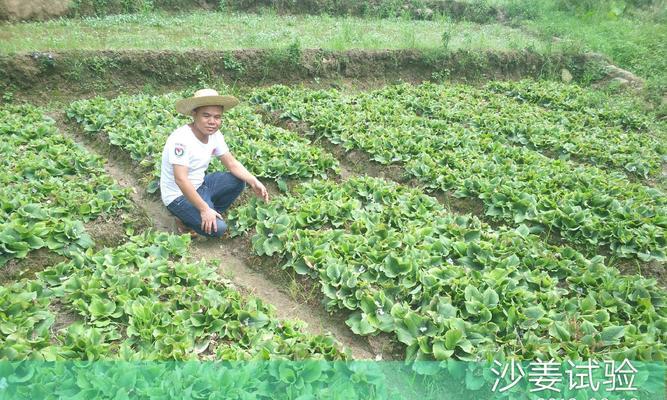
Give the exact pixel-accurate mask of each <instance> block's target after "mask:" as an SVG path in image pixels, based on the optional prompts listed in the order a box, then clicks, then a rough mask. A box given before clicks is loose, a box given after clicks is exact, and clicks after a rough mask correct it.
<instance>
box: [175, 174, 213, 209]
mask: <svg viewBox="0 0 667 400" xmlns="http://www.w3.org/2000/svg"><path fill="white" fill-rule="evenodd" d="M176 185H177V186H178V188H179V189H181V192H183V196H185V198H186V199H188V201H189V202H190V204H192V205H193V206H195V208H197V210H199V211H204V210H206V209H208V208H209V207H208V204H206V202H205V201H204V200H203V199H202V198H201V196H200V195H199V193H197V190H196V189H195V187H194V186H192V183H191V182H190V181H189V180H187V179H185V180H179V179H176Z"/></svg>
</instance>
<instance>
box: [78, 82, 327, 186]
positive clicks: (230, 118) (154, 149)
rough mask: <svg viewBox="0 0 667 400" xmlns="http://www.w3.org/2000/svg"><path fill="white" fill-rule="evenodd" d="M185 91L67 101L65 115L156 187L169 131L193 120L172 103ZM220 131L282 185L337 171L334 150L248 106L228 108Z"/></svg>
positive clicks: (258, 170)
mask: <svg viewBox="0 0 667 400" xmlns="http://www.w3.org/2000/svg"><path fill="white" fill-rule="evenodd" d="M184 96H188V93H172V94H167V95H163V96H147V95H135V96H127V95H125V96H120V97H117V98H114V99H106V98H103V97H97V98H94V99H90V100H79V101H76V102H73V103H72V104H70V105H69V107H68V108H67V116H68V117H69V118H70V119H72V120H75V121H76V122H77V123H79V124H81V126H82V127H83V130H84V131H85V132H87V133H89V134H98V133H103V134H104V135H106V136H108V139H109V141H110V143H111V144H112V145H115V146H117V147H119V148H120V149H122V150H123V151H125V152H127V153H129V155H130V157H131V158H132V159H134V160H135V161H137V162H138V163H139V164H140V165H141V166H143V167H145V168H146V169H147V170H150V173H149V174H148V176H146V177H145V180H146V187H147V190H148V191H149V192H151V193H153V192H155V191H157V190H158V188H159V183H158V182H159V178H160V163H161V155H162V148H163V147H164V144H165V142H166V141H167V137H169V134H170V133H171V132H173V131H174V130H175V129H176V128H178V127H179V126H182V125H184V124H186V123H188V122H191V118H189V117H185V116H182V115H179V114H177V113H176V110H175V108H174V103H175V102H176V101H177V100H178V99H181V98H183V97H184ZM221 132H222V133H223V134H224V135H225V141H226V142H227V144H228V145H229V147H230V149H231V151H232V153H233V154H234V156H235V157H236V158H237V159H238V160H239V161H241V163H242V164H244V165H245V166H246V167H247V168H248V170H249V171H250V172H251V173H253V174H254V175H256V176H258V177H262V178H270V179H274V180H276V181H277V182H278V183H279V186H280V187H281V188H283V189H284V188H286V185H285V180H286V179H300V178H313V177H320V178H326V177H327V174H332V173H333V174H337V173H338V172H339V166H338V162H337V161H336V159H335V158H334V157H333V156H332V155H330V154H327V153H325V152H324V151H323V150H322V149H320V148H318V147H315V146H312V145H311V144H310V142H309V141H308V140H307V139H304V138H301V137H300V136H299V135H296V134H295V133H293V132H290V131H287V130H284V129H281V128H277V127H274V126H271V125H266V124H264V123H262V121H261V118H260V117H259V116H257V115H256V114H254V113H253V112H252V110H251V109H250V108H249V107H247V106H244V105H240V106H237V107H236V108H234V109H232V110H231V111H229V112H227V113H225V114H224V122H223V126H222V128H221ZM222 168H224V167H223V166H222V164H221V163H220V162H219V160H217V159H214V160H213V162H212V163H211V167H210V169H211V170H216V171H217V170H220V169H222Z"/></svg>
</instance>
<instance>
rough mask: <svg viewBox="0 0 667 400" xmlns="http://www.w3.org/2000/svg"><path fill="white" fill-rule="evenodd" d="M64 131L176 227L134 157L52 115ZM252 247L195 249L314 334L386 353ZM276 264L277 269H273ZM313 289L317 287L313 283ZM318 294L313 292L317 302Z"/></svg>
mask: <svg viewBox="0 0 667 400" xmlns="http://www.w3.org/2000/svg"><path fill="white" fill-rule="evenodd" d="M51 117H53V118H54V119H55V120H56V122H57V123H58V127H59V128H60V130H61V132H62V133H63V134H65V135H69V136H70V137H71V138H72V139H73V140H74V141H75V142H77V143H78V144H79V145H81V146H82V147H84V148H85V149H86V150H88V151H89V152H91V153H93V154H99V155H101V156H103V157H105V158H106V159H107V162H106V164H105V169H106V171H107V173H108V174H109V175H111V176H112V177H113V178H114V179H115V180H116V181H117V182H118V183H119V184H120V185H122V186H124V187H129V188H132V200H133V201H134V203H135V204H136V206H137V207H139V208H141V209H142V210H143V211H144V212H145V214H146V216H147V217H148V219H149V220H150V226H147V227H146V228H149V227H152V228H154V229H158V230H163V231H167V232H176V224H175V222H176V220H175V218H174V217H173V216H172V215H171V214H170V213H169V211H168V210H167V208H166V207H165V206H164V205H163V204H162V202H161V200H160V199H159V198H158V197H157V196H154V195H150V194H148V193H147V192H145V190H144V189H143V185H142V184H141V183H140V182H139V179H137V177H136V176H135V174H136V170H137V166H136V165H135V164H134V163H133V162H132V161H131V160H130V158H129V156H127V155H124V154H122V153H121V152H120V151H119V150H118V149H116V148H114V147H112V146H111V145H109V143H108V142H107V141H106V140H105V139H104V138H101V137H94V136H85V135H84V134H82V133H81V132H80V131H79V130H78V129H77V128H73V127H72V126H71V124H72V123H70V122H68V121H67V120H66V118H65V115H64V113H62V112H54V113H52V114H51ZM250 251H251V249H250V247H249V245H248V244H247V243H244V242H243V240H242V239H231V240H230V239H226V240H214V239H203V238H199V239H195V240H193V243H192V245H191V248H190V253H191V255H192V256H193V257H194V258H195V259H205V260H207V261H213V260H216V262H218V263H219V267H218V271H219V273H220V275H221V276H222V277H224V278H226V279H228V280H230V281H231V282H232V283H233V284H234V285H235V286H236V287H237V289H239V290H240V291H241V292H242V293H248V294H252V295H254V296H256V297H258V298H260V299H261V300H262V301H264V302H265V303H267V304H272V305H273V306H275V308H276V314H277V316H278V317H279V318H281V319H298V320H302V321H303V322H305V323H306V324H307V327H306V329H305V330H306V331H307V332H309V333H313V334H323V333H330V334H332V335H333V336H334V337H335V338H336V339H337V340H338V341H339V342H340V343H342V344H343V345H344V346H346V347H347V348H349V349H350V351H351V353H352V356H353V357H354V358H355V359H375V358H376V356H378V355H380V354H379V352H378V351H376V350H374V348H373V346H371V344H370V342H369V340H368V339H367V338H364V337H361V336H358V335H355V334H354V333H353V332H352V331H350V329H349V328H348V327H347V326H346V325H345V322H344V319H343V318H342V317H341V316H330V315H328V314H327V313H326V311H325V310H323V309H322V307H321V306H315V307H314V306H312V304H308V303H307V302H306V303H303V302H299V301H297V300H296V298H297V297H299V296H303V295H304V286H303V284H300V283H299V282H298V281H296V280H294V279H290V278H289V277H288V276H287V275H288V274H287V273H286V272H284V271H281V270H280V269H279V268H278V266H277V265H270V266H264V265H262V266H261V267H256V268H253V266H252V265H251V264H250V262H249V260H250V259H251V258H252V255H251V254H250ZM267 268H268V269H274V270H275V271H269V270H267ZM311 290H312V288H311ZM315 297H318V298H321V296H319V292H318V296H311V299H310V300H311V302H312V300H314V298H315Z"/></svg>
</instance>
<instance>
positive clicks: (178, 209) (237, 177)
mask: <svg viewBox="0 0 667 400" xmlns="http://www.w3.org/2000/svg"><path fill="white" fill-rule="evenodd" d="M237 104H239V101H238V100H237V99H236V98H235V97H233V96H221V95H219V94H218V92H216V91H215V90H213V89H202V90H199V91H197V92H195V94H194V96H193V97H189V98H186V99H181V100H179V101H178V102H176V111H177V112H179V113H180V114H183V115H188V116H192V122H191V123H189V124H187V125H183V126H181V127H180V128H178V129H176V130H175V131H174V132H172V133H171V135H169V138H168V139H167V143H166V144H165V146H164V149H163V150H162V168H161V172H160V192H161V195H162V202H163V203H164V205H165V206H167V209H168V210H169V211H170V212H171V213H172V214H174V215H175V216H176V218H177V225H178V227H179V230H180V231H190V232H195V233H197V234H200V235H204V236H209V237H220V236H222V235H223V233H224V232H225V231H226V230H227V224H225V221H224V220H223V219H222V216H221V214H222V213H224V212H225V210H227V208H229V206H230V205H231V204H232V203H233V202H234V200H236V198H237V197H238V196H239V195H240V194H241V192H242V191H243V189H244V188H245V185H246V184H248V185H249V186H250V187H251V188H252V189H253V191H254V192H255V194H256V195H257V196H258V197H260V198H262V199H263V200H264V201H265V202H268V201H269V194H268V192H267V190H266V187H264V185H263V184H262V183H261V182H260V181H259V180H258V179H257V178H256V177H255V176H253V175H252V174H251V173H250V172H248V170H247V169H246V168H245V167H244V166H243V165H242V164H241V163H240V162H239V161H238V160H236V158H234V156H233V155H232V153H231V152H230V151H229V148H228V147H227V144H226V143H225V137H224V136H223V134H222V133H221V132H220V130H219V129H220V126H221V125H222V114H223V113H225V112H227V111H229V110H230V109H231V108H233V107H235V106H236V105H237ZM214 156H215V157H218V158H219V159H220V161H221V162H222V164H223V165H224V166H225V168H227V170H228V171H229V172H225V173H223V172H214V173H211V174H205V172H206V170H207V168H208V166H209V163H210V162H211V157H214Z"/></svg>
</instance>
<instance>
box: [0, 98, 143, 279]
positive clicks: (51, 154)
mask: <svg viewBox="0 0 667 400" xmlns="http://www.w3.org/2000/svg"><path fill="white" fill-rule="evenodd" d="M0 137H1V138H2V145H0V154H1V155H2V160H1V161H0V166H1V167H2V168H3V170H4V171H5V173H3V175H2V178H0V183H2V185H1V186H2V187H1V188H0V221H2V222H0V266H2V265H4V264H5V263H6V262H7V261H8V260H9V259H12V258H24V257H26V256H27V254H28V253H29V252H30V251H31V250H35V249H39V248H42V247H46V248H48V249H50V250H53V251H56V252H57V253H61V254H69V253H70V252H71V251H72V250H76V249H86V248H89V247H90V246H92V244H93V242H92V239H91V237H90V236H89V235H88V234H87V233H86V231H85V229H84V225H83V224H84V222H88V221H92V220H95V219H97V218H99V217H104V216H109V215H113V214H115V213H117V212H118V211H122V210H124V209H128V207H129V205H130V198H129V190H128V189H122V188H121V187H119V186H118V184H117V183H116V182H114V180H113V179H112V178H111V177H110V176H108V175H107V174H106V172H105V171H104V166H103V161H102V160H101V159H100V158H97V157H94V156H93V155H91V154H89V153H87V152H85V151H84V150H83V149H81V147H79V146H77V145H76V144H75V143H74V142H72V141H71V140H70V139H67V138H65V137H64V136H63V135H61V134H60V133H59V132H58V130H57V129H56V127H55V121H53V120H52V119H50V118H46V117H45V116H44V115H43V113H42V111H41V110H40V109H38V108H35V107H32V106H28V105H21V106H4V107H2V108H0ZM18 154H20V156H18Z"/></svg>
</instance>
